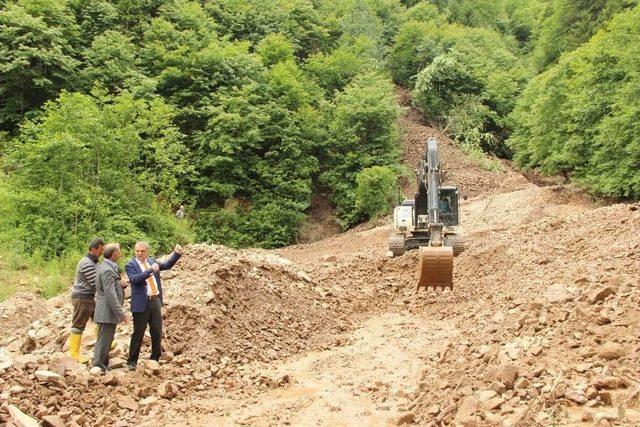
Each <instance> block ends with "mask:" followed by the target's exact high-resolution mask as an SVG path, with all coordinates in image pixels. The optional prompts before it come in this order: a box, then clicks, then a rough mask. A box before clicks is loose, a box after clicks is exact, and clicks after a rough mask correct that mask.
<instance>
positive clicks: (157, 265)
mask: <svg viewBox="0 0 640 427" xmlns="http://www.w3.org/2000/svg"><path fill="white" fill-rule="evenodd" d="M151 269H152V270H153V272H154V273H157V272H158V271H160V264H158V263H157V262H154V263H153V265H152V266H151Z"/></svg>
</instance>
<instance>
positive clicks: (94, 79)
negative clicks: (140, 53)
mask: <svg viewBox="0 0 640 427" xmlns="http://www.w3.org/2000/svg"><path fill="white" fill-rule="evenodd" d="M137 50H138V49H137V46H135V45H134V44H133V42H132V41H131V38H130V37H128V36H126V35H124V34H121V33H118V32H115V31H106V32H104V33H103V34H101V35H99V36H97V37H96V38H95V39H94V40H93V42H92V43H91V47H90V48H88V49H86V50H85V52H84V63H85V68H84V69H83V70H82V71H81V76H82V77H83V78H84V80H85V84H84V86H85V87H89V88H90V87H91V86H93V85H94V84H99V85H101V86H102V87H104V88H106V89H109V90H110V91H112V92H117V91H119V90H121V89H124V88H128V89H131V88H132V87H136V86H138V85H139V84H140V83H141V82H142V81H143V80H144V79H145V77H144V76H143V75H142V73H140V71H139V70H138V66H137Z"/></svg>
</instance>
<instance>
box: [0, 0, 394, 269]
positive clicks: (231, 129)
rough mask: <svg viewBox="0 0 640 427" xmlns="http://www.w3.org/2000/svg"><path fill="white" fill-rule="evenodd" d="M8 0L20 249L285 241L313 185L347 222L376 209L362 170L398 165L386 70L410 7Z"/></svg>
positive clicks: (11, 140) (4, 46)
mask: <svg viewBox="0 0 640 427" xmlns="http://www.w3.org/2000/svg"><path fill="white" fill-rule="evenodd" d="M2 5H3V6H2V9H1V10H0V72H1V77H0V96H1V97H2V103H1V104H0V141H2V143H1V145H0V149H2V156H3V169H4V172H5V175H3V180H4V181H5V182H4V183H3V184H4V185H5V187H7V188H12V189H14V191H7V192H6V193H3V194H6V195H7V197H3V202H4V203H5V204H6V206H7V207H6V211H7V212H8V216H7V222H6V223H5V224H3V228H4V229H3V230H2V233H0V234H2V235H1V236H0V240H2V241H3V242H5V243H7V244H10V245H11V246H12V247H14V248H15V249H16V250H17V251H19V252H22V253H26V254H36V255H38V256H41V257H44V258H51V257H54V256H59V255H61V254H63V253H64V252H65V251H71V250H75V249H79V248H82V247H83V246H84V244H85V243H86V241H87V239H88V238H90V237H91V236H93V235H96V234H99V235H102V236H104V237H105V238H109V239H117V240H119V241H121V242H122V243H124V244H126V245H130V244H131V242H134V241H135V240H137V239H143V238H144V239H147V240H149V241H150V242H151V243H152V244H153V245H154V247H155V248H156V249H158V250H163V249H167V248H168V246H169V245H170V244H171V242H172V241H174V240H179V241H181V240H189V238H190V237H189V231H188V228H189V227H190V226H191V225H192V226H193V227H194V229H195V236H196V239H198V240H200V241H205V242H215V243H223V244H229V245H233V246H247V245H258V246H264V247H274V246H281V245H285V244H288V243H290V242H292V241H293V240H294V239H295V237H296V235H297V233H298V230H299V228H300V225H301V224H302V222H303V221H304V220H305V218H306V210H307V209H308V207H309V205H310V200H311V198H312V195H313V193H314V191H315V189H316V188H318V187H322V188H323V191H328V192H329V194H330V196H331V199H332V200H333V202H334V204H335V207H336V212H337V213H338V215H339V217H340V219H341V220H342V221H343V224H344V226H345V227H347V226H350V225H353V224H354V223H356V222H357V221H360V220H363V219H366V218H367V217H368V214H367V212H366V211H364V210H362V209H360V208H359V207H358V206H356V199H355V191H356V187H357V182H356V176H357V175H358V172H360V171H361V170H362V169H365V168H368V167H372V166H376V165H380V166H388V167H390V168H391V169H389V170H392V171H397V170H399V169H398V160H399V156H398V152H399V151H398V144H397V142H398V141H397V137H398V132H397V130H396V119H397V116H398V109H397V107H396V104H395V98H394V88H393V86H392V84H391V83H390V79H389V78H388V77H387V76H386V74H385V70H384V67H383V66H382V65H383V64H384V55H385V54H386V50H387V45H388V44H389V43H390V42H391V39H392V37H393V35H394V34H395V31H396V29H397V26H398V24H399V20H400V15H401V12H402V11H403V7H402V5H401V4H400V2H398V1H394V0H384V1H377V0H376V1H374V0H365V1H362V0H341V1H339V2H337V3H336V2H333V1H332V2H328V1H326V2H325V1H316V2H312V1H310V0H268V1H266V2H265V1H263V0H261V1H256V0H224V1H216V2H208V1H205V2H197V1H187V0H158V1H153V2H147V1H140V0H108V1H107V0H100V1H93V0H91V1H89V0H65V1H55V2H54V1H49V0H14V1H7V2H2ZM394 173H395V172H394ZM392 188H397V184H396V180H393V183H392ZM9 195H10V196H9ZM180 204H184V205H186V206H187V212H188V218H189V219H188V220H186V221H178V220H177V219H176V218H174V216H173V215H172V210H174V209H176V207H177V206H178V205H180ZM10 242H12V243H10Z"/></svg>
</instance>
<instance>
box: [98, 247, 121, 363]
mask: <svg viewBox="0 0 640 427" xmlns="http://www.w3.org/2000/svg"><path fill="white" fill-rule="evenodd" d="M103 255H104V261H103V262H102V264H100V265H99V266H98V276H97V278H96V309H95V312H94V314H93V320H94V322H96V323H97V324H98V326H99V330H98V341H97V342H96V347H95V350H94V352H93V366H97V367H99V368H100V369H102V370H103V371H106V370H108V369H109V350H110V349H111V343H112V342H113V337H114V335H115V333H116V325H117V324H118V323H122V322H125V321H126V320H127V315H126V314H125V312H124V310H123V309H122V304H123V303H124V289H123V288H122V285H121V284H120V272H119V271H118V264H116V263H117V262H118V259H120V245H119V244H117V243H109V244H108V245H107V246H105V247H104V254H103Z"/></svg>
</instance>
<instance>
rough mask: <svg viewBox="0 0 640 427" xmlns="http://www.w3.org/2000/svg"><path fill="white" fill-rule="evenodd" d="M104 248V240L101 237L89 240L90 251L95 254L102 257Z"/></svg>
mask: <svg viewBox="0 0 640 427" xmlns="http://www.w3.org/2000/svg"><path fill="white" fill-rule="evenodd" d="M103 250H104V241H103V240H102V239H100V238H95V239H93V240H92V241H90V242H89V253H90V254H91V255H93V256H96V257H98V258H100V255H102V251H103Z"/></svg>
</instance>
